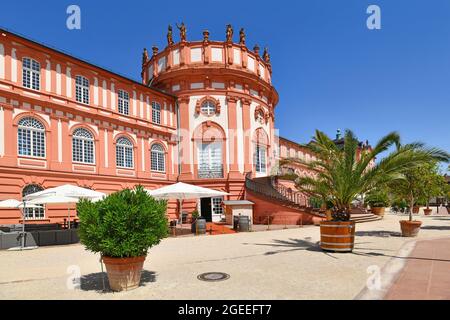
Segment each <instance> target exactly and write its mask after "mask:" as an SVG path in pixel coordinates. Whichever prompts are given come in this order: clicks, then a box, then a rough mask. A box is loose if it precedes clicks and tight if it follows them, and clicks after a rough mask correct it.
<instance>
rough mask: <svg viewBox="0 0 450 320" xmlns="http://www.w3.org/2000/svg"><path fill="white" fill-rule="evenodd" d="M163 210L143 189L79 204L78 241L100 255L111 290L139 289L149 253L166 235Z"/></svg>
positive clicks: (165, 221) (158, 202)
mask: <svg viewBox="0 0 450 320" xmlns="http://www.w3.org/2000/svg"><path fill="white" fill-rule="evenodd" d="M166 208H167V202H166V201H157V200H155V199H154V198H152V197H151V196H149V195H148V194H147V192H146V191H145V190H144V188H143V187H142V186H137V187H136V188H135V189H134V190H130V189H125V190H122V191H119V192H116V193H113V194H111V195H109V196H107V197H106V198H104V199H103V200H101V201H98V202H95V203H93V202H91V201H89V200H82V201H80V202H79V203H78V205H77V211H78V215H79V218H80V229H79V235H80V241H81V243H82V244H84V245H85V246H86V249H87V250H89V251H92V252H95V253H100V254H101V257H102V260H103V262H104V263H105V266H106V270H107V273H108V279H109V284H110V287H111V289H112V290H114V291H122V290H131V289H135V288H137V287H138V286H139V282H140V278H141V272H142V268H143V264H144V261H145V258H146V256H147V252H148V249H149V248H151V247H152V246H154V245H157V244H159V242H160V241H161V239H162V238H164V237H166V236H167V235H168V221H167V217H166Z"/></svg>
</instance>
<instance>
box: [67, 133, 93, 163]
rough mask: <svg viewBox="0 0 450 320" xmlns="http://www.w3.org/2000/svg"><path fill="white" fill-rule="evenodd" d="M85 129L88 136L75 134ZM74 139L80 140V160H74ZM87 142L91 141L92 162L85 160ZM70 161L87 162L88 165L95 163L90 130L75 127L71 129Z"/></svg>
mask: <svg viewBox="0 0 450 320" xmlns="http://www.w3.org/2000/svg"><path fill="white" fill-rule="evenodd" d="M80 131H85V132H88V133H89V135H90V137H89V138H88V137H83V136H76V133H77V132H80ZM75 140H78V141H80V142H81V157H82V160H81V161H80V160H75V148H74V143H75ZM88 142H92V162H89V161H86V158H87V157H86V152H87V151H86V146H87V143H88ZM72 162H73V163H81V164H89V165H95V138H94V135H93V134H92V132H91V131H89V130H88V129H85V128H77V129H75V130H74V131H73V134H72Z"/></svg>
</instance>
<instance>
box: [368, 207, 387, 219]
mask: <svg viewBox="0 0 450 320" xmlns="http://www.w3.org/2000/svg"><path fill="white" fill-rule="evenodd" d="M384 210H385V209H384V207H373V208H370V211H371V212H372V213H373V214H376V215H377V216H381V217H382V216H384Z"/></svg>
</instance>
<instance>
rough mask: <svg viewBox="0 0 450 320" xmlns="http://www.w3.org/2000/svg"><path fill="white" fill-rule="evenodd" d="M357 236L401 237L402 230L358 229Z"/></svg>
mask: <svg viewBox="0 0 450 320" xmlns="http://www.w3.org/2000/svg"><path fill="white" fill-rule="evenodd" d="M355 236H359V237H380V238H389V237H401V236H402V234H401V233H400V232H394V231H384V230H373V231H356V232H355Z"/></svg>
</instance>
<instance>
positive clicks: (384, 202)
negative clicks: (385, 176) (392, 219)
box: [365, 188, 389, 217]
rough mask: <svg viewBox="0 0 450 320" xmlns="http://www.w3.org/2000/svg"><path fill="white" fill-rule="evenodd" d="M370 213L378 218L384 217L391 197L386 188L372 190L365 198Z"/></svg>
mask: <svg viewBox="0 0 450 320" xmlns="http://www.w3.org/2000/svg"><path fill="white" fill-rule="evenodd" d="M365 203H366V204H367V205H368V206H370V211H371V212H372V213H373V214H376V215H378V216H381V217H382V216H384V212H385V208H386V207H387V206H389V196H388V193H387V191H386V190H385V188H374V189H372V190H371V191H370V192H369V193H368V194H367V195H366V198H365Z"/></svg>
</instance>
